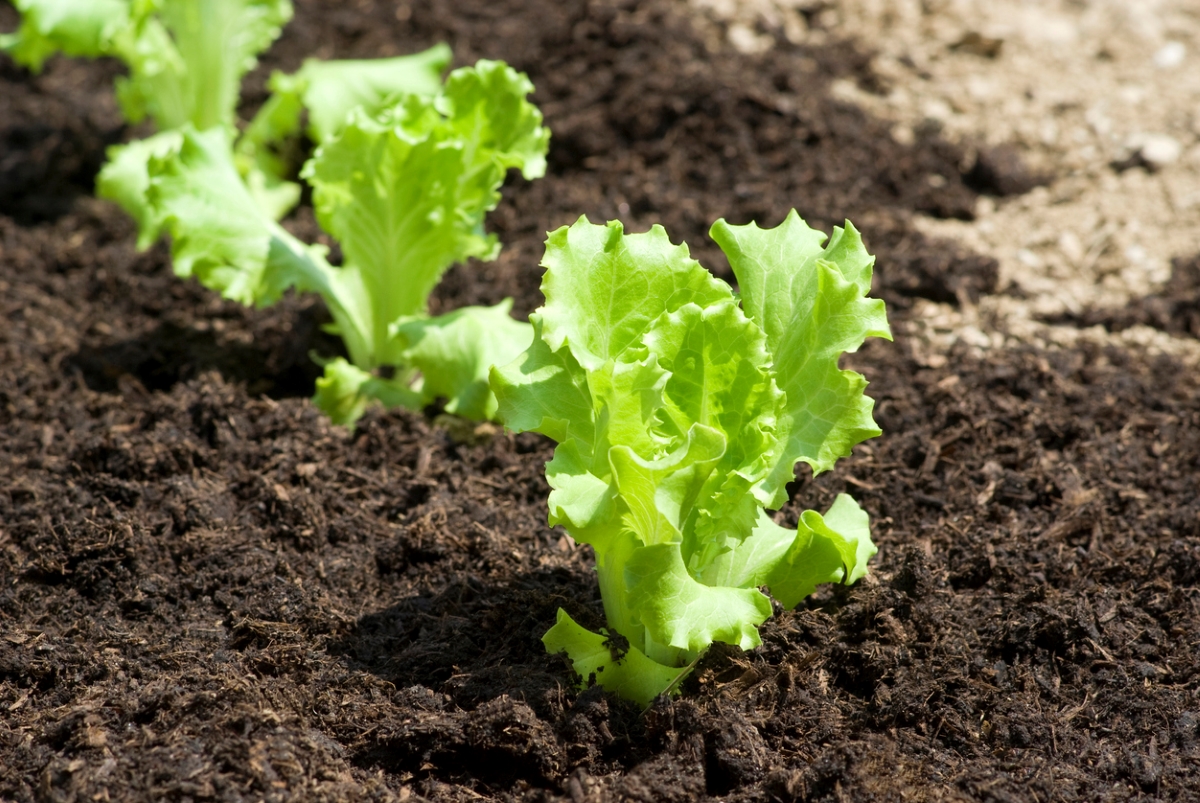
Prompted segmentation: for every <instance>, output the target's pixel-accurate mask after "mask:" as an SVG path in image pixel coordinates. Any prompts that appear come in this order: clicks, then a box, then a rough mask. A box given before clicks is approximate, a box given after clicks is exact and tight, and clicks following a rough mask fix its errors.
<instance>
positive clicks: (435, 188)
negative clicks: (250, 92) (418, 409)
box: [0, 0, 549, 423]
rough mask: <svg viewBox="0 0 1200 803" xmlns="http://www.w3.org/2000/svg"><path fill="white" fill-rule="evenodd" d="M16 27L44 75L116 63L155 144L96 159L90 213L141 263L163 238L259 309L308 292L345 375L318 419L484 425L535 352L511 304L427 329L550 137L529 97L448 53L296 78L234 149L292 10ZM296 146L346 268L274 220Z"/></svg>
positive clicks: (80, 14)
mask: <svg viewBox="0 0 1200 803" xmlns="http://www.w3.org/2000/svg"><path fill="white" fill-rule="evenodd" d="M15 2H16V6H17V8H18V9H19V10H20V11H21V13H22V18H21V27H20V28H19V29H18V31H17V32H16V33H14V34H9V35H5V36H3V37H0V48H3V49H5V50H6V51H8V52H9V53H10V54H11V55H12V56H13V58H14V59H15V60H16V61H18V62H19V63H21V64H24V65H26V66H29V67H30V68H32V69H35V70H37V69H41V67H42V65H43V63H44V61H45V60H46V58H48V57H49V56H50V55H52V54H53V53H55V52H59V51H61V52H64V53H66V54H67V55H72V56H92V57H94V56H105V55H107V56H115V57H117V58H119V59H121V60H122V61H124V62H125V64H126V65H127V66H128V68H129V76H128V77H127V78H121V79H119V80H118V85H117V94H118V97H119V99H120V101H121V106H122V108H123V109H124V112H125V114H126V116H127V117H128V118H129V119H130V120H131V121H134V122H136V121H138V120H140V119H142V118H143V117H146V116H149V117H151V118H152V119H153V120H154V122H155V124H156V125H157V126H158V128H159V132H158V133H156V134H154V135H153V136H150V137H148V138H146V139H143V140H138V141H135V142H131V143H129V144H127V145H119V146H115V147H113V148H111V149H110V150H109V162H108V164H106V165H105V167H104V168H103V169H102V170H101V172H100V175H99V177H98V179H97V191H98V194H99V195H101V196H102V197H105V198H109V199H111V200H114V201H116V202H117V203H118V204H119V205H120V206H121V207H122V208H123V209H124V210H125V211H126V212H128V213H129V214H130V216H132V217H133V218H134V219H135V220H136V221H137V222H138V245H139V247H141V248H146V247H149V246H150V245H151V244H153V243H154V242H155V241H156V240H157V239H158V238H159V237H160V236H161V235H162V234H164V233H166V234H170V235H171V237H172V255H173V264H174V269H175V272H176V273H177V274H178V275H180V276H184V277H190V276H194V277H195V278H197V279H198V280H199V281H200V282H201V283H202V284H204V285H205V286H206V287H209V288H210V289H213V290H216V291H218V292H220V293H222V295H224V296H225V297H227V298H230V299H234V300H237V301H240V302H242V303H244V304H253V305H258V306H262V305H265V304H270V303H272V302H274V301H275V300H277V299H278V298H279V296H280V295H281V294H282V293H283V292H284V291H285V290H286V289H288V288H293V287H294V288H295V289H297V290H299V291H306V292H315V293H319V294H320V295H321V296H322V297H323V298H324V299H325V302H326V304H327V305H328V307H329V309H330V312H331V313H332V315H333V318H334V324H333V329H334V330H335V331H336V332H337V333H338V334H340V335H341V336H342V338H343V340H344V341H345V344H346V350H347V352H348V353H349V355H350V360H349V361H347V360H344V359H340V358H339V359H335V360H332V361H329V362H328V363H327V364H326V365H325V376H324V377H323V379H321V380H319V381H318V389H317V395H316V398H315V400H316V402H317V404H318V405H319V406H320V407H321V408H322V409H324V410H325V411H326V412H328V413H329V414H330V416H331V417H332V418H333V419H334V420H335V421H338V422H339V423H352V422H353V421H354V420H355V419H357V418H358V416H360V415H361V414H362V412H363V409H364V408H365V407H366V405H367V404H368V403H370V402H371V401H372V400H378V401H382V402H383V403H384V404H386V405H388V406H397V405H405V406H414V407H415V406H421V405H424V404H427V403H428V402H429V401H431V400H432V399H434V398H437V397H442V398H445V399H447V407H446V409H447V410H448V411H449V412H452V413H457V414H459V415H462V416H465V417H469V418H486V417H491V416H492V415H493V414H494V413H495V409H496V402H495V398H494V397H493V396H492V395H491V393H490V391H489V390H488V387H487V371H488V368H489V367H490V366H491V365H492V364H493V363H495V362H505V361H507V360H509V359H511V357H512V356H513V355H514V354H516V353H518V352H519V351H520V350H521V349H522V348H523V347H524V346H525V345H527V344H528V343H529V342H530V340H531V339H532V329H531V328H530V327H529V325H528V324H525V323H520V322H517V321H515V320H513V319H512V318H510V317H509V316H508V314H507V312H508V309H509V306H510V305H511V302H508V301H505V302H502V303H501V304H500V305H497V306H495V307H489V308H478V307H469V308H466V309H462V310H457V311H455V312H454V313H451V314H449V315H445V316H441V317H440V318H435V319H430V318H429V317H428V315H427V308H426V303H427V300H428V296H429V294H430V291H431V290H432V289H433V287H434V285H436V284H437V281H438V279H439V278H440V277H441V275H442V274H443V273H444V272H445V271H446V269H447V268H449V267H450V266H451V265H452V264H454V263H456V262H461V261H464V260H466V259H467V258H470V257H475V258H477V259H493V258H495V256H496V254H497V253H498V251H499V243H498V242H497V240H496V238H495V237H494V236H489V235H487V234H485V233H484V231H483V218H484V215H485V214H486V213H487V212H488V211H490V210H491V209H493V208H495V205H496V203H497V202H498V200H499V193H498V191H497V190H498V188H499V186H500V184H501V183H502V182H503V180H504V176H505V173H506V171H507V170H508V169H509V168H514V167H515V168H519V169H520V170H521V172H522V173H523V174H524V175H525V177H526V178H535V177H538V176H541V175H542V174H543V173H544V172H545V167H546V162H545V154H546V149H547V147H548V142H549V132H548V131H547V130H546V129H545V128H544V127H543V126H542V125H541V122H542V117H541V113H540V112H539V111H538V110H537V108H536V107H534V106H533V105H532V104H530V103H529V102H528V101H527V100H526V95H528V93H529V92H531V91H532V89H533V87H532V85H531V84H530V83H529V80H528V78H526V77H525V76H524V75H523V74H520V73H517V72H515V71H513V70H512V69H510V68H509V67H507V66H506V65H504V64H503V63H501V62H488V61H481V62H479V64H478V65H476V66H475V67H473V68H468V69H463V70H458V71H456V72H454V73H452V74H451V75H450V77H449V78H448V80H447V82H446V83H445V85H443V83H442V79H441V76H442V73H443V72H444V71H445V69H446V68H447V66H448V65H449V63H450V59H451V52H450V49H449V48H448V47H447V46H446V45H444V44H443V45H437V46H435V47H432V48H430V49H429V50H426V51H424V52H423V53H418V54H415V55H411V56H400V57H397V58H390V59H376V60H347V61H321V60H316V59H310V60H308V61H306V62H305V63H304V65H303V66H302V67H301V68H300V70H299V71H297V72H296V73H294V74H291V75H287V74H284V73H279V72H276V73H274V74H273V75H272V76H271V79H270V81H269V87H270V89H271V91H272V94H271V95H270V96H269V98H268V99H267V101H266V103H264V104H263V106H262V108H261V109H260V110H259V112H258V114H257V115H255V117H254V119H253V120H251V121H250V123H249V124H248V125H246V126H245V130H244V131H242V132H241V133H239V130H238V126H237V117H236V107H237V102H238V96H239V87H240V83H241V79H242V77H243V76H244V75H245V73H246V72H247V71H248V70H250V69H251V68H252V67H253V66H254V64H255V62H256V57H257V55H258V53H259V52H261V51H262V50H263V49H265V48H266V47H267V46H268V45H270V43H271V42H272V41H274V39H275V38H276V37H277V36H278V35H279V32H280V29H281V26H282V25H283V24H284V23H285V22H287V20H288V19H290V17H291V14H292V7H291V3H290V2H289V0H88V1H87V2H82V1H81V0H15ZM305 118H307V127H306V129H305V132H304V133H306V134H307V135H308V137H309V138H310V139H311V140H312V141H313V143H315V144H316V145H317V146H318V147H317V150H316V153H315V154H314V156H313V158H312V159H311V160H309V161H308V163H307V164H306V165H305V166H304V168H303V170H302V173H301V178H303V179H306V180H307V181H308V182H309V184H310V185H311V187H312V189H313V198H314V201H315V204H316V211H317V217H318V220H319V221H320V223H321V224H322V225H323V226H324V228H325V229H326V230H327V231H328V232H329V233H330V234H332V235H333V236H334V237H336V238H337V239H338V240H339V241H340V243H341V246H342V251H343V255H344V257H345V262H344V264H342V265H340V266H337V267H335V266H333V265H331V264H330V263H329V262H328V260H327V259H326V251H325V249H322V248H319V247H314V246H310V245H307V244H305V243H302V242H300V241H299V240H297V239H296V238H295V237H293V236H292V235H291V234H289V233H288V232H287V231H285V230H284V229H283V228H282V227H281V226H280V225H278V224H277V223H276V222H275V221H277V220H279V219H280V218H281V217H283V215H284V214H286V213H287V211H288V210H290V209H291V208H292V207H293V206H294V205H295V204H296V202H297V201H298V200H299V198H300V193H301V187H300V185H299V184H297V183H295V182H293V181H291V180H289V177H288V172H289V171H288V165H287V164H286V160H284V159H283V158H282V157H281V156H280V150H281V146H282V145H283V144H284V143H286V142H287V141H288V140H290V139H294V138H296V137H297V136H298V135H299V134H300V129H301V125H302V121H303V120H304V119H305Z"/></svg>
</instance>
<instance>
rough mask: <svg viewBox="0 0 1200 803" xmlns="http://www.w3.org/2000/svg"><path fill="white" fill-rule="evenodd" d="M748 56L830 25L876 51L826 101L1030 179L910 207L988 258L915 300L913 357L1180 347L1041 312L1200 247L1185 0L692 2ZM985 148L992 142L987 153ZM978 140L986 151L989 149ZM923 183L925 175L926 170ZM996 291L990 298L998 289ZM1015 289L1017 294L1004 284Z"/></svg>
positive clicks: (1193, 21)
mask: <svg viewBox="0 0 1200 803" xmlns="http://www.w3.org/2000/svg"><path fill="white" fill-rule="evenodd" d="M692 4H693V5H694V6H695V7H696V8H698V9H700V10H702V11H703V12H705V13H707V14H708V15H709V16H710V17H711V18H713V19H717V20H721V21H723V22H726V23H727V24H728V27H727V29H726V35H727V36H728V39H729V41H730V43H731V44H733V45H734V46H736V47H739V48H741V49H742V50H743V51H746V52H767V51H769V50H770V49H771V48H773V47H774V42H775V38H774V37H772V36H769V35H766V34H767V33H768V32H770V31H776V30H782V31H784V33H785V35H786V38H787V40H788V41H792V42H807V41H812V40H813V39H814V38H815V39H817V40H824V39H825V38H826V37H829V36H835V37H839V36H846V37H850V38H853V39H855V40H857V41H858V42H860V43H861V44H862V45H864V46H865V47H867V48H869V50H870V51H871V52H872V53H874V54H875V55H874V58H873V60H872V66H873V67H874V69H875V71H876V72H877V74H878V75H879V80H878V82H877V83H875V84H872V85H871V86H869V87H863V86H861V85H857V84H855V83H853V82H851V81H842V82H839V83H837V84H835V86H834V87H833V91H834V92H835V93H836V94H837V96H838V97H842V98H844V99H846V100H847V101H848V102H851V103H855V104H857V105H859V106H861V107H862V108H864V109H868V110H870V111H871V112H872V114H875V115H878V116H880V117H881V118H884V119H887V120H890V121H893V122H894V124H895V125H894V127H893V129H892V134H893V136H894V137H896V139H897V140H898V141H901V142H911V141H912V138H913V131H914V130H920V129H922V128H928V127H933V128H935V129H936V130H938V131H940V132H941V133H942V134H943V135H944V136H945V137H946V138H947V139H949V140H951V141H953V142H957V143H961V144H962V145H964V153H965V154H966V157H967V158H968V159H970V158H972V155H973V153H974V152H978V151H980V150H982V151H983V152H984V153H985V154H988V155H990V156H991V158H992V159H994V160H995V159H998V160H1001V161H1003V160H1007V159H1013V158H1020V159H1021V160H1022V162H1023V163H1024V165H1025V166H1026V169H1027V170H1028V171H1029V173H1030V178H1031V179H1035V180H1037V181H1038V183H1040V184H1041V185H1042V186H1039V187H1037V188H1035V189H1033V190H1032V191H1031V192H1027V193H1024V194H1019V193H1018V192H1017V191H1020V190H1025V189H1028V188H1027V187H1021V186H1020V185H1019V184H1017V185H1014V186H1013V187H1012V191H1014V194H1019V197H1016V198H1011V199H1004V198H988V197H985V198H981V199H980V201H979V203H978V204H977V205H976V207H975V210H974V211H975V216H974V219H973V220H968V221H963V220H936V219H928V218H922V219H920V220H918V225H919V227H920V228H921V230H923V231H926V232H929V233H931V234H935V235H938V236H943V237H948V238H950V239H953V240H955V241H957V242H960V243H963V244H964V245H967V246H969V247H971V248H972V249H975V250H977V251H979V252H981V253H986V254H988V255H990V256H993V257H995V258H996V259H997V260H999V263H1000V275H999V282H998V286H997V290H999V291H1000V294H999V295H996V296H992V297H990V298H988V299H986V300H985V301H984V302H983V303H980V304H979V305H978V306H976V307H972V308H967V309H954V308H951V307H950V306H948V305H945V304H941V305H939V304H928V305H924V308H923V309H922V313H921V316H920V317H921V320H920V321H919V322H917V323H916V325H917V326H919V327H920V328H921V330H922V336H923V337H922V339H924V340H927V341H928V342H929V345H930V347H931V351H930V353H929V354H927V355H925V359H926V360H934V361H936V360H937V359H939V358H938V356H937V354H938V352H940V351H943V350H944V349H946V348H948V347H949V346H950V345H951V344H953V343H955V342H958V341H965V342H967V343H969V344H971V345H973V346H977V347H980V348H991V347H998V346H1001V345H1004V344H1007V345H1013V344H1017V343H1027V344H1030V343H1036V344H1039V345H1047V344H1069V343H1073V342H1075V341H1076V340H1077V339H1078V338H1079V337H1080V336H1083V337H1087V338H1089V339H1093V340H1097V341H1100V342H1112V341H1114V340H1115V341H1116V342H1130V343H1146V344H1150V345H1152V348H1153V349H1154V350H1159V351H1166V352H1170V353H1175V354H1181V355H1187V359H1188V360H1189V361H1192V360H1195V359H1196V356H1197V351H1196V349H1195V343H1194V341H1193V340H1192V339H1190V338H1188V339H1182V340H1181V339H1179V338H1175V337H1171V336H1169V335H1164V334H1163V333H1161V332H1160V331H1158V330H1155V329H1153V328H1150V327H1146V326H1131V327H1128V328H1125V329H1122V330H1120V331H1119V332H1116V333H1115V334H1114V333H1112V332H1110V331H1108V330H1106V329H1104V328H1103V327H1098V328H1093V329H1086V330H1085V331H1082V332H1081V331H1080V329H1079V327H1077V326H1061V325H1057V326H1056V325H1053V323H1054V322H1057V321H1061V320H1062V319H1064V318H1071V319H1074V320H1079V319H1082V318H1086V316H1084V315H1081V313H1084V312H1085V311H1088V310H1099V309H1107V308H1118V307H1123V306H1125V305H1126V304H1128V302H1130V301H1131V300H1134V299H1138V298H1141V297H1144V296H1147V295H1150V294H1152V293H1155V292H1157V291H1160V290H1161V289H1162V288H1163V287H1164V285H1166V283H1167V282H1168V279H1169V277H1170V274H1171V260H1172V258H1174V257H1178V256H1179V255H1181V254H1184V253H1190V252H1193V251H1195V250H1196V249H1197V246H1198V244H1200V5H1197V4H1196V3H1194V2H1190V0H1138V1H1137V2H1129V1H1128V0H1091V2H1082V1H1079V0H1044V2H1022V1H1021V0H928V1H927V2H921V1H920V0H842V1H841V2H821V3H809V2H805V0H795V1H794V2H789V1H788V0H779V1H778V2H776V1H775V0H692ZM993 149H999V150H998V151H995V150H993ZM989 151H990V153H989ZM929 180H931V181H934V182H937V181H940V180H941V179H940V178H939V177H937V176H933V175H931V176H930V177H929ZM1006 290H1008V291H1010V292H1008V293H1005V292H1004V291H1006ZM1018 290H1019V292H1016V291H1018Z"/></svg>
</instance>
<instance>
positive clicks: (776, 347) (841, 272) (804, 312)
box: [711, 211, 891, 507]
mask: <svg viewBox="0 0 1200 803" xmlns="http://www.w3.org/2000/svg"><path fill="white" fill-rule="evenodd" d="M711 235H712V238H713V239H714V240H716V241H717V244H718V245H720V246H721V249H722V250H723V251H724V252H725V254H726V256H728V257H729V262H730V265H732V267H733V271H734V273H735V274H736V275H737V278H738V282H739V284H740V286H741V301H742V306H743V308H744V309H745V310H746V314H747V315H748V316H750V318H752V319H753V320H754V321H755V322H756V323H757V324H758V325H759V326H760V327H761V328H762V330H763V332H764V333H765V334H766V336H767V342H768V346H769V349H770V352H771V354H772V359H773V364H772V367H773V370H774V373H775V381H776V382H777V383H778V385H779V387H780V389H782V390H783V391H784V393H785V394H786V396H787V404H786V406H785V408H784V411H783V414H782V415H781V417H780V424H779V434H780V437H781V438H782V439H783V440H784V443H783V448H782V451H781V454H780V457H779V459H778V462H777V464H776V465H775V467H774V470H773V471H772V473H771V476H770V477H769V478H768V479H767V480H766V481H765V482H764V483H763V485H762V493H763V495H764V498H765V500H766V501H767V504H768V506H769V507H779V506H780V505H781V504H783V502H784V501H785V499H786V496H785V494H786V491H785V486H786V485H787V483H788V482H790V481H791V480H792V478H793V476H794V474H793V470H794V465H795V463H796V461H797V460H803V461H805V462H806V463H808V464H809V465H810V466H812V469H813V471H814V472H816V473H820V472H822V471H826V470H828V469H829V468H832V467H833V464H834V462H835V461H836V460H837V459H838V458H840V457H844V456H846V455H848V454H850V450H851V448H852V447H853V446H854V445H855V444H856V443H859V442H861V441H863V440H865V439H867V438H870V437H873V436H875V435H878V434H879V432H880V430H879V428H878V427H877V426H876V425H875V422H874V420H873V419H872V418H871V409H872V407H873V405H874V402H873V401H872V400H871V399H870V398H868V397H867V396H865V395H864V394H863V390H864V388H865V387H866V384H867V383H866V380H865V379H863V377H862V376H861V375H860V374H857V373H855V372H853V371H844V370H841V369H840V368H839V367H838V360H839V359H840V358H841V355H842V354H843V353H844V352H848V351H855V350H857V349H858V347H859V346H860V345H862V342H863V340H864V339H866V338H867V337H882V338H886V339H889V340H890V339H891V333H890V330H889V328H888V324H887V315H886V311H885V310H884V306H883V302H882V301H880V300H878V299H870V298H865V297H864V296H865V295H866V293H867V292H868V291H869V290H870V279H871V264H872V263H873V259H872V258H871V257H870V256H869V255H867V253H866V251H865V249H863V247H862V241H861V239H860V238H859V236H858V232H857V231H856V230H855V229H854V227H853V226H851V225H850V224H849V223H848V222H847V224H846V228H845V229H835V230H834V235H833V238H832V240H831V242H830V244H829V245H828V246H827V247H826V248H824V249H822V248H821V247H820V243H821V241H822V240H823V239H824V237H823V235H821V234H820V233H819V232H815V231H813V230H812V229H810V228H809V227H808V226H807V225H806V224H805V223H804V221H802V220H801V219H800V217H799V216H798V215H797V214H796V213H795V211H793V212H792V213H791V214H789V215H788V217H787V219H786V220H785V221H784V222H783V223H782V224H781V225H780V226H778V227H776V228H774V229H760V228H759V227H758V226H757V225H755V224H753V223H751V224H748V225H746V226H731V225H729V224H728V223H726V222H725V221H723V220H719V221H717V222H716V223H715V224H713V227H712V231H711ZM835 260H836V261H835Z"/></svg>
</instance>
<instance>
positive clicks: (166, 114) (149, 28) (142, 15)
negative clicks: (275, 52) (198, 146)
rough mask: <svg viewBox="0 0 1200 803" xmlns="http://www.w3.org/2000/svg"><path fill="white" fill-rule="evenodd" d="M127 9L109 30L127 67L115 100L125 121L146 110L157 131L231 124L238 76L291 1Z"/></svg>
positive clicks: (186, 2)
mask: <svg viewBox="0 0 1200 803" xmlns="http://www.w3.org/2000/svg"><path fill="white" fill-rule="evenodd" d="M81 5H82V4H81ZM132 9H133V15H132V18H131V24H130V25H129V26H127V27H125V28H124V29H122V30H121V31H119V32H117V33H116V34H115V35H114V36H113V45H112V48H111V52H112V54H113V55H116V56H118V57H119V58H120V59H121V60H122V61H124V62H125V63H126V64H127V65H128V66H129V77H128V78H123V79H120V80H119V81H118V84H117V98H118V100H120V102H121V108H122V110H123V111H124V113H125V116H126V117H127V118H128V119H130V120H131V121H134V122H136V121H138V120H140V119H142V118H143V117H145V116H150V117H152V118H153V119H154V122H155V124H156V125H157V126H158V128H159V129H160V130H166V129H171V128H179V127H180V126H182V125H183V124H184V123H191V124H192V125H194V126H195V127H196V128H198V129H200V130H204V129H207V128H212V127H214V126H232V125H233V123H234V120H235V111H236V109H237V103H238V97H239V95H240V90H241V82H242V77H243V76H244V75H245V74H246V73H247V72H249V71H250V70H251V69H253V68H254V66H255V64H257V62H258V54H259V53H261V52H262V51H263V50H265V49H266V48H267V46H268V45H270V44H271V42H273V41H275V39H276V38H277V37H278V36H279V33H280V30H281V29H282V27H283V25H284V24H285V23H286V22H287V21H288V20H289V19H291V16H292V5H291V2H290V0H159V2H145V1H144V0H138V1H137V2H134V3H133V4H132Z"/></svg>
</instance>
